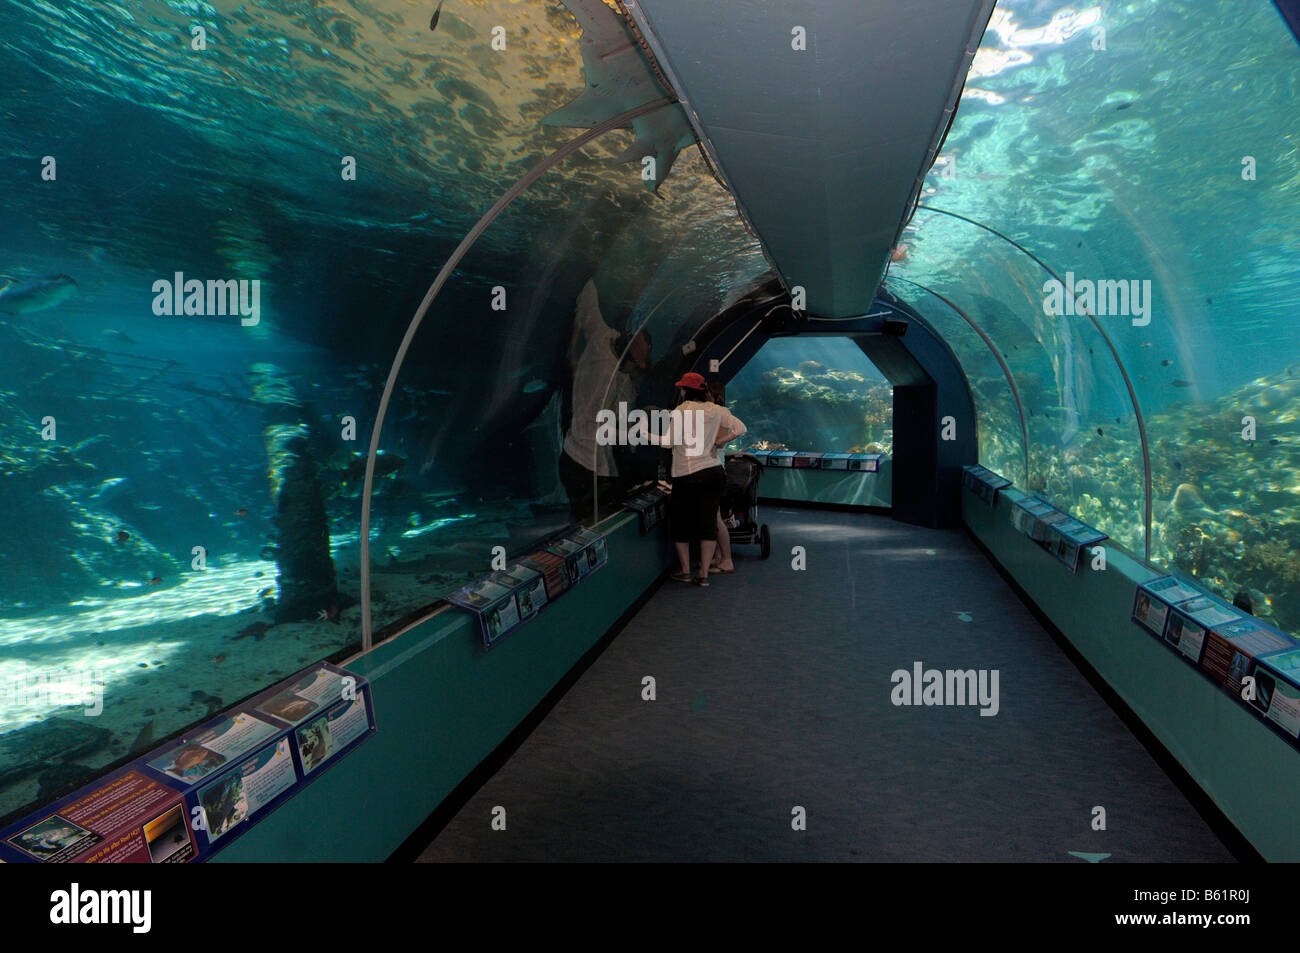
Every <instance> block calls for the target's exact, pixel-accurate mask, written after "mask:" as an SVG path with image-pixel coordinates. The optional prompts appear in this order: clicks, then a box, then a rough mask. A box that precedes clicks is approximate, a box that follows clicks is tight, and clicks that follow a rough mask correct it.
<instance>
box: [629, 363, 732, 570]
mask: <svg viewBox="0 0 1300 953" xmlns="http://www.w3.org/2000/svg"><path fill="white" fill-rule="evenodd" d="M676 386H677V387H678V388H680V390H679V395H680V396H679V400H678V403H677V406H676V407H675V408H673V411H672V413H671V414H670V415H669V418H668V423H667V425H666V426H665V427H664V429H663V431H662V432H661V433H660V434H659V435H658V436H651V437H650V439H651V441H652V442H654V443H657V444H658V445H659V446H661V447H671V448H672V451H673V465H672V480H673V491H672V495H671V496H670V497H669V498H668V514H669V519H670V521H671V526H672V533H673V544H674V545H675V546H676V548H677V560H678V562H679V563H680V570H679V571H678V572H675V573H673V578H674V579H676V580H678V581H679V582H694V583H695V585H697V586H707V585H708V584H709V563H710V562H711V561H712V560H713V551H714V548H715V547H716V546H717V541H718V535H717V534H718V503H719V501H720V500H721V499H722V491H723V489H724V488H725V486H726V476H725V474H724V472H723V469H722V461H721V460H720V459H719V455H718V448H719V447H723V446H726V445H727V444H728V443H730V442H731V441H732V440H734V439H736V437H739V436H740V435H741V434H743V433H744V432H745V425H744V424H743V423H741V422H740V420H739V419H738V418H737V417H736V416H735V415H733V414H732V413H731V412H730V411H729V410H727V408H726V407H723V406H719V405H718V404H715V403H713V402H712V401H711V400H710V399H709V393H708V384H707V383H706V382H705V380H704V376H703V375H702V374H696V373H695V372H693V371H692V372H691V373H689V374H683V375H682V379H681V380H679V381H678V382H677V385H676ZM694 542H698V543H699V544H700V571H699V573H698V574H697V575H696V576H695V577H694V579H692V577H691V555H690V554H691V543H694Z"/></svg>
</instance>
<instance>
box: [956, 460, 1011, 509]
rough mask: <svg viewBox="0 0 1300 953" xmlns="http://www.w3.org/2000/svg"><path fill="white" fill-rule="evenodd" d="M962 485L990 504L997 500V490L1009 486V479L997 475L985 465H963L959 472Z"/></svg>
mask: <svg viewBox="0 0 1300 953" xmlns="http://www.w3.org/2000/svg"><path fill="white" fill-rule="evenodd" d="M961 482H962V486H964V487H966V489H968V490H970V491H971V492H972V493H974V494H975V495H976V496H978V497H979V498H980V499H981V500H983V501H984V502H985V503H987V504H988V505H989V506H992V505H993V504H994V503H996V502H997V498H998V491H999V490H1001V489H1004V488H1006V487H1009V486H1010V485H1011V481H1010V480H1008V479H1007V478H1006V477H1001V476H998V475H997V474H996V473H994V472H993V471H992V470H990V469H988V468H987V467H981V466H970V467H963V468H962V474H961Z"/></svg>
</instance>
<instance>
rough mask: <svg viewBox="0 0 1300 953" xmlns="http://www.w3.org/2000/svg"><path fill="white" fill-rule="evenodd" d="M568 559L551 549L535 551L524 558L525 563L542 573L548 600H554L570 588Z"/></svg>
mask: <svg viewBox="0 0 1300 953" xmlns="http://www.w3.org/2000/svg"><path fill="white" fill-rule="evenodd" d="M566 561H567V560H566V559H565V557H564V556H561V555H559V554H558V553H552V552H550V551H549V550H543V551H542V552H537V553H533V554H532V555H531V556H528V557H527V558H525V559H524V560H523V564H524V565H525V566H527V567H528V568H529V569H533V570H535V571H537V572H539V573H541V575H542V580H543V581H544V583H545V587H546V601H547V602H554V601H555V600H556V599H557V598H559V597H560V595H562V594H563V593H564V591H565V590H566V589H568V588H569V573H568V571H567V569H566V568H565V563H566Z"/></svg>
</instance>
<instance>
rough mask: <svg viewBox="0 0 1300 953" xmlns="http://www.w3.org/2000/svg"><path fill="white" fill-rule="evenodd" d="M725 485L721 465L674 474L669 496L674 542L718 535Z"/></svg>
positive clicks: (669, 511)
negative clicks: (719, 513) (719, 510)
mask: <svg viewBox="0 0 1300 953" xmlns="http://www.w3.org/2000/svg"><path fill="white" fill-rule="evenodd" d="M726 485H727V478H726V474H725V473H723V470H722V467H720V466H717V467H709V468H707V469H705V470H700V471H698V472H697V473H691V474H688V475H687V476H682V477H674V478H673V492H672V495H671V496H670V497H668V513H669V517H670V519H671V520H672V530H673V542H676V543H693V542H695V541H696V540H701V539H716V538H717V535H718V503H719V502H720V501H721V500H722V491H723V490H724V489H725V488H726Z"/></svg>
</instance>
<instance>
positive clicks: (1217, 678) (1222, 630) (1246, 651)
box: [1201, 613, 1296, 698]
mask: <svg viewBox="0 0 1300 953" xmlns="http://www.w3.org/2000/svg"><path fill="white" fill-rule="evenodd" d="M1293 648H1296V643H1295V641H1294V640H1293V639H1291V638H1290V637H1289V636H1287V635H1284V634H1283V633H1281V632H1279V631H1278V630H1277V629H1274V628H1273V627H1272V626H1270V625H1268V624H1266V623H1264V622H1261V621H1260V620H1259V619H1256V618H1255V617H1254V616H1250V615H1246V614H1244V613H1243V614H1242V615H1241V617H1240V618H1238V619H1236V620H1235V621H1233V622H1228V623H1226V624H1224V625H1216V626H1214V627H1212V628H1210V629H1208V630H1207V634H1206V636H1205V649H1204V651H1203V652H1202V653H1201V671H1203V672H1204V673H1205V674H1206V675H1208V676H1209V677H1210V680H1211V681H1213V682H1215V683H1216V684H1219V685H1221V686H1223V688H1224V689H1226V690H1227V691H1228V692H1230V693H1231V694H1233V695H1236V696H1237V697H1238V698H1240V697H1241V681H1242V679H1244V678H1245V677H1246V676H1247V675H1251V674H1253V672H1254V670H1255V660H1256V659H1258V658H1259V657H1260V656H1263V655H1268V654H1269V653H1271V652H1280V651H1283V650H1285V649H1293Z"/></svg>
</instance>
